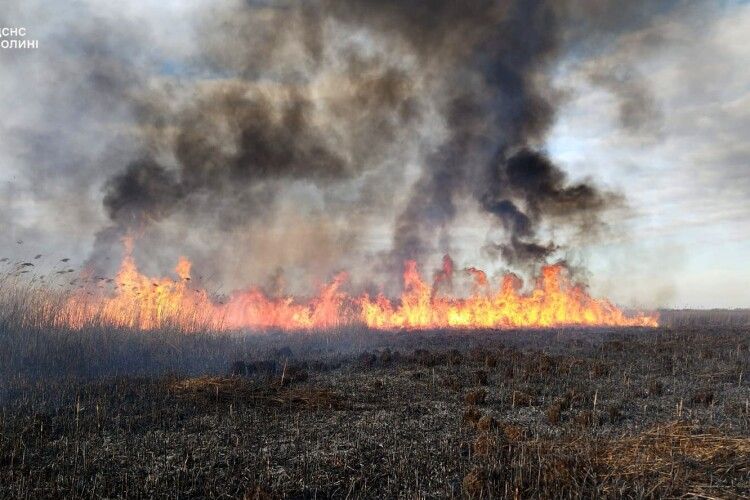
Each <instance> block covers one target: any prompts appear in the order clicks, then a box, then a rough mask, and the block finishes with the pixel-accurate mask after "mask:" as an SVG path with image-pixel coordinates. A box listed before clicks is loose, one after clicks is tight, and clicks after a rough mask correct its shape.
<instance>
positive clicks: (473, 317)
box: [57, 241, 658, 331]
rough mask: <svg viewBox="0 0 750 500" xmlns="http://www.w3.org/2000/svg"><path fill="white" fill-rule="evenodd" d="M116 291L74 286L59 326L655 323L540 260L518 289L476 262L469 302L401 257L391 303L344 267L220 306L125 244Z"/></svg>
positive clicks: (449, 275)
mask: <svg viewBox="0 0 750 500" xmlns="http://www.w3.org/2000/svg"><path fill="white" fill-rule="evenodd" d="M125 248H126V252H125V257H124V258H123V261H122V264H121V267H120V270H119V272H118V273H117V276H116V277H115V279H114V280H113V282H114V289H113V290H110V291H109V292H106V291H102V290H96V292H97V293H94V294H92V293H91V291H90V290H89V291H87V292H85V293H84V292H79V293H77V294H74V295H73V296H71V297H70V298H69V299H68V300H67V301H66V303H65V305H64V307H63V308H62V311H61V313H60V314H59V315H58V317H57V322H58V323H59V324H64V325H66V326H70V327H74V328H81V327H84V326H86V325H88V324H94V323H98V324H104V325H111V326H117V327H129V328H138V329H141V330H153V329H159V328H163V327H167V326H176V327H179V328H180V329H182V330H185V331H198V330H241V329H261V330H264V329H272V328H275V329H282V330H305V329H314V328H316V329H317V328H322V329H331V328H336V327H340V326H348V325H366V326H367V327H369V328H373V329H438V328H498V329H501V328H538V327H557V326H644V327H655V326H657V325H658V320H657V317H656V315H649V314H642V313H639V314H637V315H635V316H628V315H626V314H625V313H624V312H623V311H622V310H620V309H618V308H617V307H616V306H615V305H613V304H612V303H610V302H609V301H607V300H605V299H595V298H592V297H591V296H589V295H588V294H587V293H586V291H585V290H584V289H583V288H582V287H581V286H578V285H575V284H573V283H572V282H571V281H570V280H569V278H568V276H567V272H566V269H565V268H564V267H563V266H561V265H550V266H545V267H543V268H542V270H541V274H540V276H539V278H538V281H537V284H536V287H535V288H534V289H533V290H531V291H530V292H529V293H522V292H521V288H522V283H521V280H520V279H519V278H518V277H517V276H515V275H513V274H507V275H505V276H504V278H503V280H502V283H501V285H500V287H499V289H497V290H496V291H492V290H491V286H490V283H489V280H488V279H487V275H486V274H485V273H484V272H483V271H481V270H479V269H476V268H473V267H471V268H467V269H465V270H464V272H465V273H466V274H467V275H469V276H471V277H472V278H473V292H472V294H471V295H470V296H469V297H467V298H452V297H448V296H443V295H441V294H442V293H443V291H444V289H446V288H447V289H450V288H451V287H452V279H453V273H454V265H453V261H452V260H450V258H449V257H447V256H446V257H445V258H444V260H443V267H442V269H441V270H440V271H439V272H437V273H436V274H435V277H434V282H433V284H432V285H429V284H428V283H427V282H425V281H424V280H423V278H422V276H421V275H420V274H419V271H418V269H417V263H416V262H414V261H408V262H406V265H405V270H404V274H403V280H404V292H403V293H402V295H401V297H400V299H399V300H397V301H392V300H391V299H389V298H387V297H385V296H384V295H382V294H381V295H378V296H377V297H375V298H370V297H369V296H367V295H363V296H360V297H351V296H349V295H348V294H346V293H344V292H342V291H341V288H342V285H343V284H344V283H345V281H346V280H347V275H346V273H340V274H338V275H337V276H336V277H335V278H334V279H333V280H332V281H331V282H330V283H328V284H326V285H324V286H322V287H321V288H320V290H319V292H318V294H317V296H316V297H314V298H313V299H311V300H309V301H307V302H300V301H298V300H295V299H294V298H293V297H282V298H270V297H268V296H266V295H265V294H264V293H263V292H262V291H261V290H259V289H256V288H253V289H249V290H245V291H239V292H236V293H234V294H232V295H231V296H230V297H229V298H228V300H227V301H226V302H220V301H217V300H215V299H213V298H212V297H211V296H210V294H209V293H208V292H207V291H206V290H204V289H202V288H193V287H191V286H190V282H191V280H190V271H191V263H190V261H189V260H187V259H186V258H184V257H180V259H179V261H178V263H177V266H176V268H175V274H176V275H177V277H178V279H170V278H158V279H154V278H150V277H148V276H146V275H144V274H142V273H140V272H139V271H138V268H137V267H136V264H135V261H134V259H133V257H132V242H130V241H126V244H125Z"/></svg>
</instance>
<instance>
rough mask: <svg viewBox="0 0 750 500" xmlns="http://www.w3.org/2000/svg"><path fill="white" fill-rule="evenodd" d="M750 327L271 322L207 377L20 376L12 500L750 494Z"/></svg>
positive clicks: (7, 479)
mask: <svg viewBox="0 0 750 500" xmlns="http://www.w3.org/2000/svg"><path fill="white" fill-rule="evenodd" d="M749 334H750V330H749V329H748V328H747V327H742V326H727V327H723V328H713V327H712V328H709V327H681V328H678V329H667V328H662V329H658V330H602V331H595V330H556V331H541V332H429V333H419V334H407V333H403V334H397V333H396V334H384V333H374V332H353V333H351V334H347V332H340V333H339V334H337V335H340V337H339V338H338V340H337V339H336V338H334V337H330V336H329V337H326V338H325V339H322V338H321V337H316V336H314V335H313V336H310V335H306V336H301V335H296V336H292V335H272V336H268V337H266V338H254V339H253V340H252V342H253V344H252V347H253V348H252V349H247V350H245V351H243V352H241V353H239V352H234V353H232V352H229V351H227V352H226V353H225V362H224V363H223V368H216V365H211V364H207V366H208V367H209V368H207V369H206V370H205V373H200V370H198V371H196V370H192V373H191V374H182V375H174V374H173V375H165V374H158V373H155V374H151V375H148V376H139V377H134V376H96V377H90V376H82V375H81V374H80V373H78V374H76V375H75V376H71V375H70V374H67V375H66V374H63V373H61V375H60V376H59V377H49V376H44V377H35V376H32V375H31V374H29V373H24V372H23V371H19V372H18V373H17V374H16V375H15V376H6V377H5V378H4V381H3V384H2V391H1V392H0V403H1V404H2V416H1V417H0V478H1V480H0V497H24V498H48V497H67V498H72V497H87V498H88V497H91V498H93V497H180V498H201V497H207V496H208V497H219V496H225V497H234V498H243V497H244V498H280V497H286V498H305V497H322V498H327V497H347V496H348V497H370V498H395V497H409V498H412V497H443V498H444V497H462V496H463V497H467V498H469V497H472V498H479V497H529V496H538V497H568V496H571V497H597V496H607V497H622V496H626V497H664V496H680V495H694V496H701V495H702V496H705V497H739V496H743V495H745V496H746V495H750V402H749V401H750V386H749V385H748V383H747V379H748V371H750V370H748V368H750V365H749V362H750V352H749V350H748V349H749V341H748V338H749V337H748V335H749ZM141 335H143V334H141ZM177 342H179V341H177ZM190 342H196V340H195V339H192V340H191V341H190ZM214 354H215V353H214Z"/></svg>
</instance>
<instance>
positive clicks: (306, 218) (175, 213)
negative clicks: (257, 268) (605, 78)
mask: <svg viewBox="0 0 750 500" xmlns="http://www.w3.org/2000/svg"><path fill="white" fill-rule="evenodd" d="M606 4H608V6H609V8H604V9H595V8H592V7H591V5H590V4H589V3H588V2H581V1H567V2H560V1H551V0H532V1H521V0H518V1H510V0H508V1H489V0H478V1H475V2H459V1H450V0H436V1H433V2H429V3H425V2H421V1H416V0H400V1H397V0H382V1H375V0H355V1H344V0H316V1H310V2H291V1H285V2H272V1H263V2H257V1H253V2H251V1H245V2H242V1H236V2H229V3H226V4H221V6H220V7H217V6H215V5H211V6H210V7H205V8H204V9H201V10H198V14H199V15H197V16H196V19H195V23H194V25H193V26H192V28H193V30H194V32H193V36H194V37H195V38H196V40H195V41H193V43H192V45H194V47H193V48H192V49H184V53H182V52H180V53H178V54H172V53H171V52H170V51H169V50H167V49H164V48H162V47H161V46H160V45H159V44H158V43H157V42H155V41H154V40H153V39H152V38H151V37H150V36H148V34H144V33H143V31H142V30H140V29H139V27H138V26H133V25H130V24H127V23H124V24H122V25H119V26H118V29H117V30H112V29H111V26H110V24H111V23H110V22H106V21H102V22H100V23H97V24H95V23H92V24H91V25H90V26H82V27H76V28H75V29H74V30H71V31H70V32H67V33H65V34H64V35H65V36H62V37H61V38H60V40H61V43H63V44H65V47H67V49H68V50H72V51H75V52H76V56H75V58H74V60H75V61H76V63H77V66H76V67H75V70H74V76H75V82H76V83H75V85H73V86H72V90H70V89H71V87H70V86H63V88H64V89H68V90H70V94H71V95H75V94H76V93H78V94H80V95H85V96H86V99H85V100H81V101H79V102H77V103H76V107H75V109H73V110H68V107H67V106H64V105H59V106H56V107H53V109H54V110H56V111H58V112H59V110H67V112H66V114H67V115H69V116H64V117H61V118H60V119H59V120H55V122H56V123H55V128H58V127H57V125H58V123H57V122H60V121H66V120H67V121H72V120H70V116H76V115H78V114H80V115H83V116H90V117H97V118H98V117H102V116H105V115H107V114H108V113H112V112H114V113H115V114H116V116H117V120H118V123H117V125H118V128H117V133H116V134H114V136H113V138H112V141H111V142H112V144H113V145H112V146H106V147H104V148H103V151H102V152H101V154H98V155H97V156H96V157H95V158H92V157H86V158H80V159H78V158H76V157H75V156H74V155H71V154H70V152H69V151H67V150H64V151H54V150H53V151H50V152H49V153H45V155H44V156H45V157H47V158H50V157H55V158H65V159H67V161H72V162H74V163H77V164H85V165H86V168H80V169H78V170H76V169H75V168H74V167H71V177H72V179H73V180H71V184H73V185H75V186H82V185H85V184H86V182H85V181H86V180H87V179H89V178H90V176H92V175H93V176H94V178H95V179H96V180H97V181H100V185H101V186H103V191H102V192H101V193H100V196H101V200H102V202H103V207H104V213H105V214H106V216H107V218H108V220H107V222H106V223H105V224H103V225H102V226H100V227H99V228H98V233H97V239H96V241H95V243H94V252H93V254H92V257H91V260H90V262H91V263H92V264H93V265H96V266H105V265H106V263H105V262H104V259H105V256H108V255H109V254H111V253H113V251H114V248H116V247H118V246H119V239H120V238H121V237H122V236H123V235H124V234H126V233H136V234H139V235H140V238H141V239H140V242H139V247H140V248H141V251H142V252H143V253H144V254H149V255H150V256H151V258H152V259H154V260H155V261H157V262H158V264H159V266H158V267H164V265H166V264H167V263H168V262H169V259H173V258H174V256H175V255H174V254H175V252H182V251H186V252H187V253H190V254H191V257H197V258H198V260H199V261H200V264H201V267H203V268H205V269H207V271H206V272H207V274H212V273H213V272H215V271H219V270H220V268H223V267H227V266H229V267H232V266H235V265H238V264H237V263H234V262H231V263H228V262H227V259H226V256H227V255H230V254H232V253H234V254H243V253H246V254H248V255H251V256H253V262H255V263H257V262H264V261H268V265H269V266H270V269H269V270H268V274H269V275H270V274H271V273H274V272H275V269H276V268H277V266H283V265H284V264H285V263H289V262H292V263H296V264H300V265H305V262H304V261H307V262H308V263H310V262H312V263H317V264H315V265H316V266H321V267H323V268H326V267H330V266H334V265H336V266H338V265H340V266H341V267H346V264H347V262H348V261H347V259H348V257H347V255H346V254H347V253H357V252H359V253H362V254H364V253H365V252H367V251H368V249H367V246H366V243H364V242H362V241H360V240H359V238H360V233H361V227H362V226H365V225H367V224H372V223H373V221H376V222H377V223H380V224H383V225H384V226H389V227H390V226H392V235H391V243H390V250H389V252H387V253H388V255H387V259H386V261H387V262H386V266H387V267H388V268H390V269H394V270H395V269H399V268H400V266H401V263H402V262H403V260H404V259H411V258H414V259H420V260H422V259H424V258H427V257H429V256H433V255H442V254H443V253H444V252H445V251H446V250H448V249H449V247H450V246H451V243H452V238H451V229H452V225H453V223H454V222H455V219H456V217H457V215H458V214H460V213H462V212H463V211H464V210H466V209H467V208H468V207H470V206H476V207H479V209H480V210H481V211H482V213H483V214H484V216H486V217H487V218H488V219H489V220H490V221H491V224H494V225H496V226H498V227H500V228H502V230H503V231H502V232H503V236H502V237H501V238H500V239H499V240H498V241H493V242H491V244H490V245H489V246H490V247H492V248H495V249H496V250H498V251H497V252H496V254H497V255H498V257H499V258H502V259H503V260H504V261H505V262H506V263H508V264H509V265H512V266H516V267H526V266H529V265H530V264H534V263H538V262H540V261H542V260H544V259H545V258H548V257H549V256H550V255H552V254H553V253H554V252H555V251H557V250H558V249H560V248H561V247H562V246H563V245H564V243H563V242H558V241H552V240H551V239H550V237H549V236H548V235H546V234H545V233H544V232H543V228H544V226H545V225H546V224H547V225H548V224H553V225H559V226H574V227H575V228H576V229H577V230H578V231H579V232H582V231H586V230H587V229H591V228H595V227H596V226H597V225H600V224H603V223H604V218H605V214H606V211H607V210H608V209H609V208H610V207H611V206H613V205H617V204H619V203H621V202H622V198H621V197H620V196H618V195H616V194H613V193H610V192H607V191H604V190H602V189H600V188H598V187H597V186H595V185H594V184H592V183H591V182H588V181H576V182H571V181H569V180H568V178H567V176H566V175H565V173H564V172H563V171H562V170H561V169H560V168H559V167H558V166H557V165H555V164H554V163H553V162H552V161H551V160H550V159H549V157H548V156H547V155H546V153H545V152H544V150H543V148H542V145H543V143H544V138H545V134H546V133H547V131H548V130H549V127H550V125H551V124H552V123H553V122H554V118H555V108H556V106H557V105H558V96H557V94H556V93H555V91H554V90H553V89H552V88H551V87H550V84H549V81H550V75H549V72H550V71H551V69H552V68H553V67H554V64H555V63H556V62H557V61H558V60H559V59H560V57H562V56H564V55H565V54H567V53H569V52H570V51H571V50H573V49H574V48H575V49H576V50H578V49H580V48H581V47H586V46H587V43H588V42H589V41H590V40H592V39H598V38H599V37H601V36H603V34H606V33H608V32H609V31H611V30H613V29H620V28H621V27H622V25H623V24H626V25H627V24H630V25H631V26H637V25H639V24H640V23H643V22H646V19H647V17H648V16H647V15H645V14H644V9H639V8H638V7H631V6H629V7H628V8H627V9H626V10H625V12H623V13H621V14H618V13H617V12H616V9H613V8H612V7H613V6H614V5H616V4H615V3H614V2H606ZM636 4H638V5H646V3H645V2H644V3H642V2H633V3H632V5H636ZM599 5H601V4H599ZM646 10H648V9H646ZM84 17H85V16H84ZM618 20H619V21H622V20H627V22H625V23H620V22H619V21H618ZM580 26H587V28H586V29H584V30H581V29H580V28H579V27H580ZM615 27H619V28H615ZM150 46H154V47H156V48H157V49H159V50H158V51H157V53H155V54H153V55H151V56H147V55H146V54H149V52H148V50H147V49H148V48H149V47H150ZM178 52H179V51H178ZM170 55H172V56H174V60H171V59H170V58H169V57H168V56H170ZM68 57H72V56H70V54H69V55H68ZM48 64H49V66H50V67H52V68H57V69H56V70H57V71H60V72H62V71H63V69H62V66H56V65H55V64H54V62H52V61H48ZM165 68H167V69H165ZM61 76H63V77H64V74H62V75H61ZM61 79H62V80H63V81H64V78H61ZM625 83H627V85H625ZM615 84H617V85H615ZM610 86H611V88H612V89H613V92H617V93H618V95H622V96H626V97H628V99H627V102H628V103H640V102H647V101H644V99H643V98H642V97H643V96H644V95H645V94H643V93H641V94H638V92H637V90H638V89H639V88H640V87H639V86H638V84H637V83H635V82H633V81H627V82H623V81H620V80H617V81H615V82H612V83H610ZM634 89H635V90H634ZM76 91H77V92H76ZM66 97H67V96H66ZM79 106H81V107H82V108H81V109H79ZM642 108H643V106H641V107H640V108H639V107H638V105H637V104H628V106H626V109H625V111H624V114H623V116H624V121H625V125H628V124H629V123H630V124H635V125H633V126H636V125H637V124H638V123H640V122H642V121H643V119H644V118H645V117H644V115H643V113H642V111H641V110H642ZM99 125H100V123H99V122H98V121H97V120H94V123H92V124H91V125H90V129H97V128H98V127H99ZM45 137H46V135H45ZM40 142H41V143H44V141H40ZM64 145H65V146H66V147H67V146H69V145H70V141H66V142H65V143H64ZM48 147H52V144H48ZM75 149H76V151H80V150H83V149H84V148H80V147H76V148H75ZM97 162H98V163H97ZM414 166H416V167H417V169H418V171H417V172H413V171H411V170H410V168H411V169H412V170H413V168H414ZM50 168H51V167H50ZM101 177H104V179H103V180H101ZM78 189H80V188H78ZM80 197H81V198H82V199H86V196H84V195H83V194H81V196H80ZM91 219H92V220H91V224H92V225H93V224H100V221H98V220H96V218H94V217H92V218H91ZM293 221H296V223H297V224H299V225H300V226H302V225H305V226H307V227H302V228H300V230H297V231H292V230H290V229H289V228H290V226H292V224H293ZM308 230H309V232H307V231H308ZM279 233H280V234H282V235H283V238H282V237H280V236H278V234H279ZM311 235H312V237H314V238H315V240H314V242H313V243H312V244H311V242H310V241H309V240H307V238H308V237H311ZM277 238H281V239H282V240H284V241H285V242H286V244H285V246H287V245H288V246H289V247H295V249H296V248H299V247H301V248H304V250H305V251H304V252H302V251H300V252H299V253H297V252H295V249H286V248H285V249H283V250H282V249H276V250H275V251H273V250H269V248H270V245H269V244H268V243H267V242H272V241H280V240H278V239H277ZM568 243H569V242H568ZM287 252H288V253H287ZM280 254H285V258H284V259H280V260H279V261H276V260H274V258H275V257H278V256H279V255H280ZM217 256H219V257H220V258H216V257H217ZM215 261H219V262H215ZM321 262H322V263H323V264H320V263H321ZM334 263H338V264H334ZM229 274H234V275H238V274H239V275H241V274H242V272H239V273H237V272H230V273H229ZM321 274H324V273H322V272H321Z"/></svg>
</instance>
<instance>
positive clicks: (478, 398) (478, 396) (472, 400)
mask: <svg viewBox="0 0 750 500" xmlns="http://www.w3.org/2000/svg"><path fill="white" fill-rule="evenodd" d="M486 400H487V391H486V390H485V389H475V390H473V391H469V392H468V393H467V394H466V396H465V397H464V401H465V402H466V403H467V404H470V405H482V404H484V403H485V401H486Z"/></svg>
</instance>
